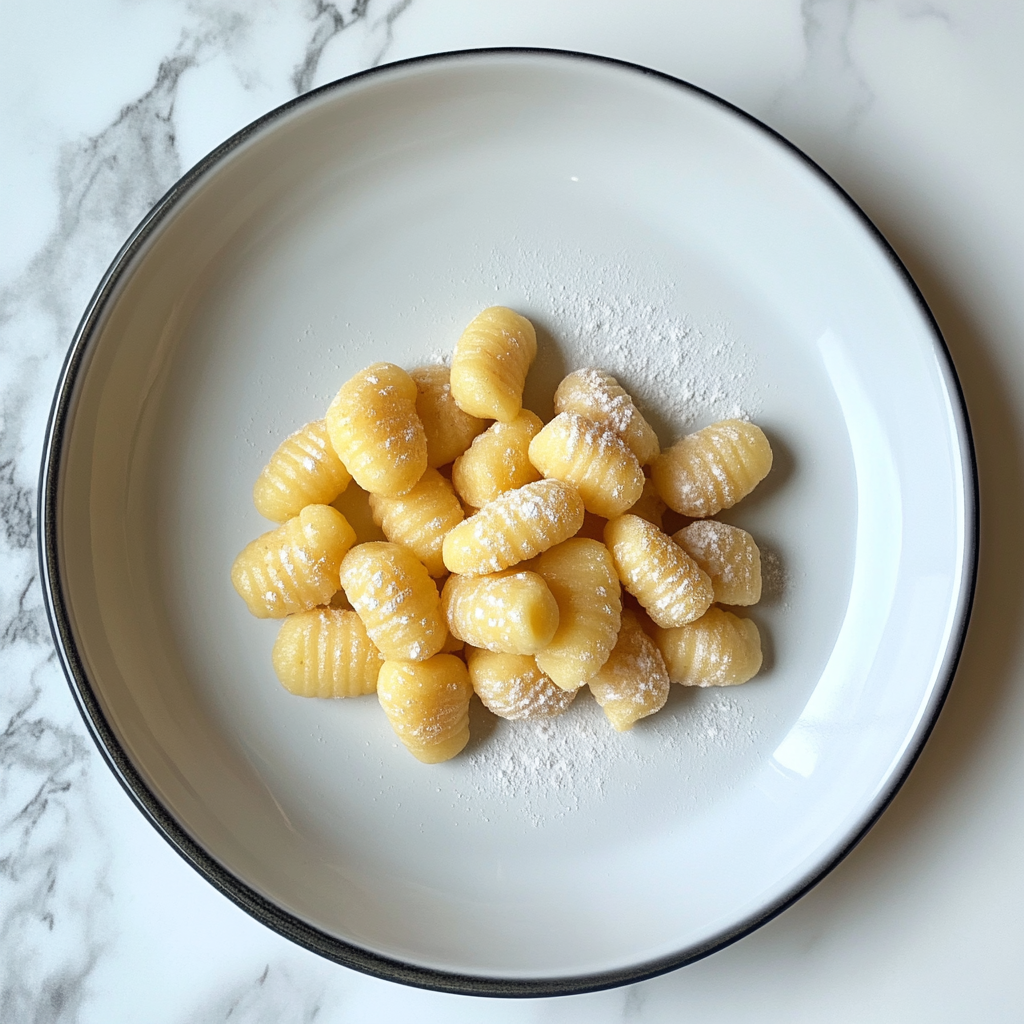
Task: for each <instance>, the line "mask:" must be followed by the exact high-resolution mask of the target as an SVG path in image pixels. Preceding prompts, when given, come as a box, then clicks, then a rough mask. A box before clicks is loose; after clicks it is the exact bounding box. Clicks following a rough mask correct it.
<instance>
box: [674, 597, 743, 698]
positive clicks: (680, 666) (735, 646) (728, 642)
mask: <svg viewBox="0 0 1024 1024" xmlns="http://www.w3.org/2000/svg"><path fill="white" fill-rule="evenodd" d="M654 642H655V643H656V644H657V645H658V650H660V651H661V655H662V657H663V658H664V659H665V665H666V667H667V668H668V674H669V678H670V679H671V680H672V682H673V683H680V684H681V685H683V686H736V685H738V684H739V683H745V682H747V680H749V679H753V677H754V676H756V675H757V673H758V672H759V671H760V669H761V634H760V633H759V632H758V631H757V626H756V625H755V624H754V623H753V622H751V620H750V619H741V618H740V617H739V616H738V615H733V613H732V612H727V611H725V610H724V609H722V608H718V607H712V608H709V609H708V610H707V612H705V614H704V615H703V616H701V618H699V619H697V620H696V621H695V622H690V623H687V624H686V625H685V626H676V627H674V628H672V629H661V628H658V627H656V628H655V630H654Z"/></svg>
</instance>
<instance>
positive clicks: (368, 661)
mask: <svg viewBox="0 0 1024 1024" xmlns="http://www.w3.org/2000/svg"><path fill="white" fill-rule="evenodd" d="M271 658H272V660H273V664H274V671H275V672H276V673H277V678H278V679H280V680H281V684H282V685H283V686H284V687H285V689H287V690H289V691H290V692H292V693H294V694H297V695H298V696H300V697H358V696H361V695H363V694H367V693H373V692H374V691H375V690H376V689H377V675H378V673H379V672H380V667H381V665H383V664H384V655H383V654H381V653H380V651H379V650H377V647H376V645H375V644H374V643H373V641H372V640H371V639H370V637H369V636H368V635H367V632H366V627H365V626H364V625H363V623H362V620H361V619H360V618H359V616H358V615H356V613H355V612H352V611H340V610H337V609H334V608H312V609H310V610H309V611H308V612H297V613H296V614H295V615H289V616H288V618H287V619H285V620H284V622H283V623H282V624H281V631H280V632H279V633H278V634H277V640H276V642H275V643H274V650H273V653H272V655H271Z"/></svg>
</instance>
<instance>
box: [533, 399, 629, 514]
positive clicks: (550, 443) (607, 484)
mask: <svg viewBox="0 0 1024 1024" xmlns="http://www.w3.org/2000/svg"><path fill="white" fill-rule="evenodd" d="M530 461H531V462H532V463H533V464H534V465H535V466H536V467H537V469H539V470H540V472H541V473H542V474H543V475H544V476H545V477H548V478H554V479H555V480H562V481H564V482H565V483H567V484H572V486H573V487H575V488H576V490H577V491H579V492H580V497H581V498H582V499H583V507H584V508H585V509H586V510H587V511H588V512H593V513H594V515H597V516H604V518H605V519H612V518H614V517H615V516H619V515H622V513H623V512H625V511H626V509H628V508H629V507H630V505H633V504H635V503H636V502H637V501H638V500H639V498H640V495H641V494H642V493H643V489H644V474H643V471H642V470H641V469H640V463H639V462H637V460H636V456H635V455H634V454H633V453H632V451H630V449H629V446H628V445H627V444H626V442H625V441H623V440H622V438H621V437H619V436H618V434H616V433H614V432H613V431H611V430H608V429H606V428H605V427H603V426H601V424H600V423H593V422H592V421H590V420H586V419H584V418H583V417H582V416H577V415H576V413H574V412H561V413H559V414H558V415H557V416H556V417H555V418H554V419H553V420H552V421H551V422H550V423H549V424H548V425H547V426H546V427H544V429H543V430H541V432H540V433H539V434H538V435H537V436H536V437H535V438H534V439H533V440H532V441H531V442H530Z"/></svg>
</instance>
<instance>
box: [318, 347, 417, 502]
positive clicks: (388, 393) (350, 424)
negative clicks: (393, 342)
mask: <svg viewBox="0 0 1024 1024" xmlns="http://www.w3.org/2000/svg"><path fill="white" fill-rule="evenodd" d="M417 394H418V391H417V389H416V383H415V381H414V380H413V379H412V377H410V376H409V374H407V373H406V372H405V370H403V369H402V368H401V367H400V366H395V365H394V363H374V364H373V365H372V366H368V367H367V368H366V369H365V370H363V371H362V372H361V373H357V374H356V375H355V376H354V377H352V378H351V379H349V380H348V381H346V382H345V383H344V384H343V385H342V386H341V390H340V391H339V392H338V394H337V395H336V396H335V399H334V401H333V402H332V403H331V406H330V408H329V409H328V410H327V432H328V434H330V438H331V444H332V445H334V450H335V451H336V452H337V453H338V455H339V456H340V457H341V461H342V462H343V463H344V464H345V468H346V469H347V470H348V471H349V472H350V473H351V474H352V476H353V478H354V479H355V481H356V483H357V484H359V486H360V487H362V488H363V489H364V490H366V491H370V492H371V493H372V494H383V495H386V496H388V497H397V496H398V495H399V494H405V492H406V491H408V490H409V489H410V488H411V487H412V486H413V485H414V484H415V483H416V481H417V480H419V478H420V477H421V476H423V471H424V470H425V469H426V468H427V435H426V433H425V432H424V430H423V424H422V423H421V422H420V418H419V416H418V415H417V413H416V396H417Z"/></svg>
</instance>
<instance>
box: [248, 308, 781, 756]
mask: <svg viewBox="0 0 1024 1024" xmlns="http://www.w3.org/2000/svg"><path fill="white" fill-rule="evenodd" d="M536 355H537V341H536V333H535V331H534V329H533V325H532V324H531V323H530V322H529V320H527V319H526V318H525V317H522V316H520V315H519V314H518V313H515V312H513V311H512V310H510V309H506V308H504V307H501V306H494V307H491V308H489V309H485V310H484V311H483V312H482V313H480V314H479V315H478V316H477V317H475V318H474V319H473V320H472V321H471V322H470V324H469V325H468V326H467V327H466V329H465V331H464V332H463V333H462V335H461V336H460V337H459V339H458V340H457V342H456V344H455V350H454V353H453V356H452V365H451V369H450V370H449V369H448V368H447V367H445V366H442V365H433V366H421V367H417V368H416V369H414V370H412V371H411V373H407V372H406V371H405V370H403V369H402V368H401V367H398V366H396V365H394V364H393V363H387V362H379V363H374V364H373V365H372V366H369V367H367V368H366V369H365V370H363V371H361V372H360V373H357V374H355V375H354V376H353V377H351V378H350V379H349V380H348V381H346V382H345V383H344V384H343V385H342V387H341V388H340V390H339V391H338V392H337V395H336V397H335V399H334V401H333V402H332V403H331V404H330V407H329V408H328V409H327V411H326V415H325V418H324V419H322V420H314V421H312V422H310V423H307V424H306V425H305V426H304V427H301V428H300V429H299V430H297V431H296V432H295V433H293V434H292V435H290V436H289V437H288V438H286V439H285V440H284V441H283V442H282V443H281V445H280V446H279V447H278V448H277V449H276V450H275V451H274V452H273V453H272V454H271V456H270V458H269V460H268V462H267V464H266V466H265V467H264V468H263V470H262V471H261V472H260V474H259V477H258V479H257V480H256V483H255V486H254V488H253V502H254V504H255V506H256V509H257V511H258V512H259V513H260V514H261V515H263V516H265V517H266V518H268V519H271V520H273V521H275V522H278V523H280V524H281V525H279V526H278V527H277V528H276V529H273V530H270V531H268V532H267V533H264V534H263V535H261V536H260V537H258V538H257V539H256V540H254V541H252V542H251V543H250V544H249V545H247V546H246V547H245V548H244V549H243V551H242V552H241V554H239V556H238V557H237V558H236V559H235V562H234V565H233V566H232V569H231V580H232V583H233V584H234V586H235V589H236V590H237V591H238V593H239V594H240V595H241V597H242V598H243V599H244V600H245V602H246V605H247V607H248V608H249V611H250V612H251V613H252V614H253V615H255V616H257V617H258V618H278V619H284V621H283V622H282V624H281V626H280V630H279V632H278V636H277V640H276V642H275V644H274V648H273V653H272V658H271V660H272V663H273V668H274V671H275V673H276V674H277V677H278V679H279V680H280V682H281V684H282V685H283V686H284V687H285V689H287V690H288V691H289V692H290V693H292V694H295V695H297V696H304V697H320V698H351V697H358V696H363V695H368V694H371V693H376V694H377V698H378V701H379V703H380V705H381V707H382V708H383V710H384V713H385V714H386V716H387V718H388V720H389V721H390V723H391V725H392V728H393V729H394V731H395V734H396V735H397V737H398V739H399V740H400V741H401V743H402V744H403V745H404V746H405V747H406V749H408V750H409V752H410V753H411V754H412V755H413V756H414V757H415V758H417V759H418V760H419V761H422V762H424V763H426V764H435V763H438V762H441V761H446V760H449V759H450V758H452V757H455V756H456V755H457V754H458V753H459V752H460V751H462V750H463V749H464V748H465V746H466V744H467V743H468V741H469V707H470V699H471V698H472V697H473V696H474V694H475V695H476V696H477V697H478V698H479V699H480V701H481V703H482V704H483V706H484V707H485V708H486V709H487V713H491V714H494V715H497V716H498V717H501V718H507V719H513V720H515V719H535V720H536V719H545V718H553V717H556V716H558V715H561V714H563V713H564V712H565V711H566V710H567V709H568V708H569V707H570V705H571V704H572V703H573V701H574V700H575V699H576V698H577V696H578V695H579V694H581V693H583V692H589V693H590V694H591V695H592V696H593V698H594V700H595V701H596V702H597V704H598V705H599V706H600V707H601V708H602V710H603V712H604V714H605V717H606V718H607V719H608V722H609V724H610V726H611V728H613V729H614V730H616V731H618V732H627V731H628V730H630V729H632V728H633V727H634V725H635V724H636V722H638V721H640V720H641V719H643V718H646V717H648V716H650V715H653V714H655V713H656V712H657V711H659V710H660V709H661V708H662V706H663V705H664V704H665V702H666V700H667V698H668V693H669V688H670V681H671V682H676V683H680V684H682V685H684V686H733V685H737V684H739V683H743V682H746V681H747V680H749V679H751V678H753V676H755V675H756V674H757V672H758V671H759V670H760V668H761V664H762V655H761V639H760V633H759V631H758V628H757V626H756V625H755V624H754V622H752V621H751V620H750V619H746V618H742V617H740V616H738V615H735V614H734V613H733V612H731V611H726V610H725V609H723V608H720V607H719V606H718V605H719V604H724V605H729V606H733V607H736V606H742V605H752V604H755V603H757V601H758V600H759V599H760V596H761V564H760V554H759V552H758V548H757V544H756V543H755V541H754V539H753V537H751V536H750V534H749V533H747V532H746V531H744V530H741V529H739V528H738V527H735V526H731V525H727V524H725V523H721V522H718V521H716V520H713V519H711V518H710V517H711V516H714V515H716V514H717V513H718V512H719V511H721V510H722V509H727V508H731V507H732V506H733V505H735V504H736V503H737V502H738V501H740V500H741V499H742V498H743V497H745V496H746V495H747V494H749V493H750V491H752V490H753V489H754V488H755V487H756V486H757V484H758V483H759V482H760V481H761V480H762V479H763V478H764V477H765V476H766V475H767V473H768V472H769V470H770V469H771V465H772V452H771V446H770V444H769V443H768V440H767V438H766V437H765V435H764V433H763V432H762V431H761V430H760V429H759V428H758V427H757V426H755V425H754V424H752V423H748V422H745V421H743V420H737V419H732V420H722V421H720V422H718V423H713V424H711V425H710V426H708V427H705V428H703V429H702V430H698V431H696V432H695V433H692V434H690V435H688V436H686V437H683V438H682V440H680V441H678V442H677V443H676V444H674V445H673V446H672V447H671V448H668V449H667V450H665V451H662V450H661V447H660V443H659V441H658V437H657V434H656V433H655V431H654V430H653V428H652V427H651V425H650V423H649V422H648V420H647V419H646V417H645V416H644V414H643V412H642V411H641V409H640V408H639V406H638V405H637V404H636V402H635V401H634V400H633V398H632V396H631V395H629V394H628V393H627V391H626V390H625V389H624V388H623V387H622V386H621V385H620V384H619V382H618V381H617V380H616V379H615V377H613V376H612V375H611V374H610V373H608V372H607V371H605V370H603V369H600V368H597V367H583V368H581V369H578V370H574V371H573V372H571V373H569V374H568V376H566V377H565V378H564V379H563V380H562V382H561V384H559V386H558V388H557V390H556V392H555V395H554V410H555V415H554V417H553V419H552V420H551V421H550V422H549V423H547V424H546V425H545V424H544V422H543V421H542V420H541V419H540V417H539V416H537V415H536V414H535V413H533V412H531V411H530V410H528V409H524V408H523V407H522V396H523V389H524V386H525V383H526V377H527V373H528V371H529V369H530V366H531V364H532V363H533V361H534V359H535V358H536ZM644 467H647V469H646V471H645V469H644ZM645 472H646V474H649V475H645ZM353 480H354V481H355V483H351V482H352V481H353ZM350 484H351V486H350ZM349 495H353V496H354V497H353V499H352V500H351V501H350V500H349ZM357 499H358V500H357ZM335 506H337V507H335ZM339 508H343V509H344V510H345V511H346V512H347V513H349V514H351V515H352V516H353V519H352V523H353V524H355V525H356V529H353V526H352V525H351V524H350V523H349V521H348V519H347V518H346V515H343V514H342V512H340V511H339ZM668 509H671V510H672V512H673V513H676V514H678V515H682V516H687V517H690V518H691V519H693V520H695V521H693V522H690V523H689V524H688V525H685V526H683V527H682V528H681V529H678V530H676V532H675V533H674V534H673V535H672V536H671V537H669V536H668V535H667V534H666V533H665V532H664V530H663V524H664V523H665V522H666V518H668V521H671V513H668V512H667V510H668ZM678 515H677V518H676V521H675V523H674V524H673V525H672V526H669V527H667V529H670V530H671V529H674V528H675V527H676V526H678V525H679V520H678ZM371 520H372V521H371ZM684 522H685V520H684ZM357 532H358V536H357ZM381 532H383V535H384V537H386V538H387V539H386V540H379V539H377V538H379V537H380V536H381ZM360 541H361V543H360ZM445 577H447V579H445ZM435 579H436V580H437V582H436V583H435ZM442 581H444V584H443V588H442V589H441V592H440V593H439V592H438V588H439V587H441V582H442ZM622 588H624V589H625V590H626V591H627V593H628V594H629V595H631V596H630V597H629V599H628V600H629V601H631V602H632V601H633V600H634V599H635V600H636V601H638V602H639V605H640V608H642V609H643V611H640V610H636V605H635V604H633V605H632V606H631V607H626V608H623V597H622V592H621V591H622ZM648 616H649V618H648Z"/></svg>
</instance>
